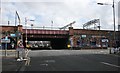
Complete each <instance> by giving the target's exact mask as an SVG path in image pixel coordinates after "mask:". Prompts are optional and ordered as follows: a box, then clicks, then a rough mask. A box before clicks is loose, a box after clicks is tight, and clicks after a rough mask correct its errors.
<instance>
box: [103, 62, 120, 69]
mask: <svg viewBox="0 0 120 73" xmlns="http://www.w3.org/2000/svg"><path fill="white" fill-rule="evenodd" d="M101 63H103V64H105V65H109V66H113V67H118V68H120V66H118V65H114V64H110V63H106V62H101Z"/></svg>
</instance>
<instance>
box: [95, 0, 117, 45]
mask: <svg viewBox="0 0 120 73" xmlns="http://www.w3.org/2000/svg"><path fill="white" fill-rule="evenodd" d="M97 4H98V5H112V8H113V22H114V36H113V38H114V44H115V40H116V31H115V4H114V0H113V4H106V3H97Z"/></svg>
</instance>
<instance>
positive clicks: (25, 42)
mask: <svg viewBox="0 0 120 73" xmlns="http://www.w3.org/2000/svg"><path fill="white" fill-rule="evenodd" d="M27 21H35V20H29V19H27V18H26V17H25V29H26V39H25V43H26V48H27V42H28V40H27ZM32 26H33V25H32V24H31V27H32Z"/></svg>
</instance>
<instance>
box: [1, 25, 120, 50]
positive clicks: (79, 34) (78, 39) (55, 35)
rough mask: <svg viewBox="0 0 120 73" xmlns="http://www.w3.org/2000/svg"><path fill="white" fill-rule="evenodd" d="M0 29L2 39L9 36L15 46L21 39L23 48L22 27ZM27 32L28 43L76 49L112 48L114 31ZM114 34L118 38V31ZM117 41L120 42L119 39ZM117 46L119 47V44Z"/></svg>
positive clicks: (39, 30) (24, 34)
mask: <svg viewBox="0 0 120 73" xmlns="http://www.w3.org/2000/svg"><path fill="white" fill-rule="evenodd" d="M0 27H1V28H2V32H1V33H2V37H3V38H4V37H5V36H6V35H7V36H9V37H10V38H12V39H14V41H15V45H16V44H17V40H19V39H22V40H23V43H24V46H25V43H26V40H25V39H26V32H25V31H24V30H26V29H23V27H22V25H18V26H0ZM27 31H29V32H27V35H28V36H27V38H28V41H29V40H30V41H37V40H39V41H41V40H43V41H50V42H51V43H52V46H53V47H54V46H55V47H54V48H59V47H60V48H61V49H62V48H67V45H68V44H72V47H73V48H77V49H78V48H83V49H86V48H87V49H90V48H107V47H114V42H113V41H114V38H113V36H114V31H109V30H89V29H73V27H69V30H44V29H37V30H36V29H30V30H27ZM43 32H44V33H43ZM12 34H14V35H12ZM116 34H117V35H116V37H119V36H120V31H116ZM33 38H34V39H33ZM31 39H32V40H31ZM117 41H118V42H120V38H118V39H117ZM58 43H61V44H58ZM10 44H11V43H10ZM61 46H62V47H61ZM118 46H120V44H119V43H118Z"/></svg>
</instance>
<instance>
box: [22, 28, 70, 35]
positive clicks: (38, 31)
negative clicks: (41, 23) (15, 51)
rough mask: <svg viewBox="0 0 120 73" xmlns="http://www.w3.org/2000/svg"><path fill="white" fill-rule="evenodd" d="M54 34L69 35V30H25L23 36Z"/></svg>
mask: <svg viewBox="0 0 120 73" xmlns="http://www.w3.org/2000/svg"><path fill="white" fill-rule="evenodd" d="M26 31H27V34H50V35H51V34H54V35H68V34H69V31H67V30H38V29H27V30H26V29H23V34H26Z"/></svg>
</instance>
